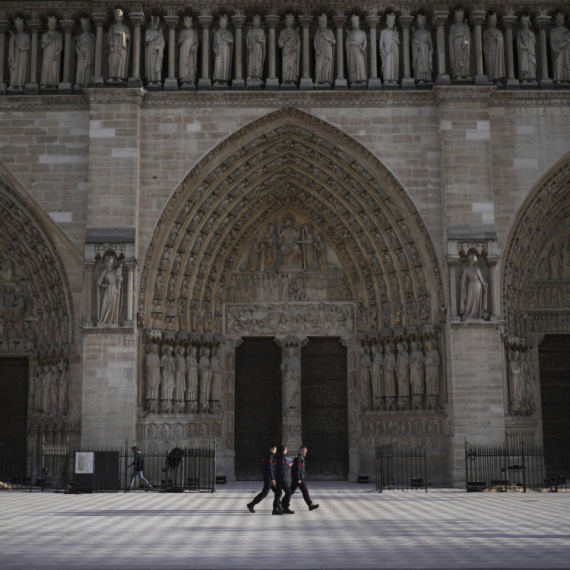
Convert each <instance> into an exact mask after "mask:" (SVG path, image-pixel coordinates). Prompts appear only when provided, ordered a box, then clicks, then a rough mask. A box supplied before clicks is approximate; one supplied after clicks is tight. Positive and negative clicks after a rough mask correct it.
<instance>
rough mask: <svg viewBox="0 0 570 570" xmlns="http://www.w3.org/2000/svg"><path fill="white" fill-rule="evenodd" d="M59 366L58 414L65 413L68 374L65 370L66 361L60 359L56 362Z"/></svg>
mask: <svg viewBox="0 0 570 570" xmlns="http://www.w3.org/2000/svg"><path fill="white" fill-rule="evenodd" d="M58 368H59V389H58V393H59V400H58V412H59V413H60V414H66V413H67V386H68V384H69V379H68V375H69V372H68V370H67V363H66V362H65V360H60V361H59V364H58Z"/></svg>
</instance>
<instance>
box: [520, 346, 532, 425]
mask: <svg viewBox="0 0 570 570" xmlns="http://www.w3.org/2000/svg"><path fill="white" fill-rule="evenodd" d="M521 364H522V367H523V370H524V371H525V376H524V390H523V406H524V409H525V413H526V414H527V415H528V416H530V415H531V414H532V413H534V412H535V411H536V403H535V401H534V364H533V362H532V353H531V352H530V350H529V351H528V352H527V353H526V354H525V356H524V361H523V362H522V363H521Z"/></svg>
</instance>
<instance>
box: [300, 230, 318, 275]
mask: <svg viewBox="0 0 570 570" xmlns="http://www.w3.org/2000/svg"><path fill="white" fill-rule="evenodd" d="M299 243H300V244H302V246H303V269H304V270H305V271H312V270H314V269H315V247H314V239H313V230H312V229H311V226H310V225H309V224H305V225H304V226H303V229H302V231H301V241H300V242H299Z"/></svg>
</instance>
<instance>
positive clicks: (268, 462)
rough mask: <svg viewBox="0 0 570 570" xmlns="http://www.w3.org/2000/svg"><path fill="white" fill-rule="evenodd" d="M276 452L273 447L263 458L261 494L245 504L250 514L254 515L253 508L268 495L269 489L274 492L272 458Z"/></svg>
mask: <svg viewBox="0 0 570 570" xmlns="http://www.w3.org/2000/svg"><path fill="white" fill-rule="evenodd" d="M276 451H277V447H275V446H274V445H273V446H272V447H270V448H269V451H268V453H266V454H265V455H264V457H263V464H262V471H263V489H262V490H261V493H259V495H257V496H256V497H255V499H253V501H251V503H248V504H247V508H248V509H249V512H250V513H255V510H254V507H255V505H257V504H259V503H261V501H263V499H265V497H267V495H268V494H269V489H271V490H272V491H273V492H274V493H275V490H276V486H275V464H274V457H275V452H276Z"/></svg>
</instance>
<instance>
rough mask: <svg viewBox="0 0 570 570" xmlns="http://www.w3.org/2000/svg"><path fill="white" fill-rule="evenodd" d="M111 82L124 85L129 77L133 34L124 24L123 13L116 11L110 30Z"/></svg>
mask: <svg viewBox="0 0 570 570" xmlns="http://www.w3.org/2000/svg"><path fill="white" fill-rule="evenodd" d="M108 39H109V76H110V79H109V81H110V82H111V83H116V82H120V83H124V82H125V81H126V79H127V77H128V73H129V72H128V67H129V51H130V45H131V32H130V31H129V28H128V27H127V26H126V25H125V24H124V23H123V11H122V10H120V9H117V10H115V23H114V24H112V25H111V27H110V28H109V35H108Z"/></svg>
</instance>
